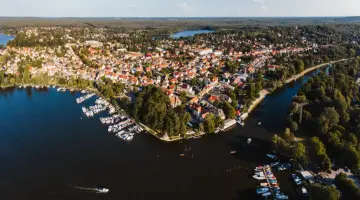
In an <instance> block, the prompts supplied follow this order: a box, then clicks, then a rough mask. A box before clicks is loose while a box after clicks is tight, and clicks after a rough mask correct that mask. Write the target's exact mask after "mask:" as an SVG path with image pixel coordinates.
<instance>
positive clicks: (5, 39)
mask: <svg viewBox="0 0 360 200" xmlns="http://www.w3.org/2000/svg"><path fill="white" fill-rule="evenodd" d="M12 39H14V37H12V36H8V35H2V34H0V45H4V46H6V43H7V42H8V41H9V40H12Z"/></svg>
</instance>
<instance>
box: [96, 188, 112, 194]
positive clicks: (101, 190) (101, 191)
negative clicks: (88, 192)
mask: <svg viewBox="0 0 360 200" xmlns="http://www.w3.org/2000/svg"><path fill="white" fill-rule="evenodd" d="M95 190H96V191H97V192H99V193H108V192H109V191H110V190H109V189H107V188H96V189H95Z"/></svg>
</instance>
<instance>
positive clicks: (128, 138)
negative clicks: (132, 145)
mask: <svg viewBox="0 0 360 200" xmlns="http://www.w3.org/2000/svg"><path fill="white" fill-rule="evenodd" d="M133 139H134V136H132V135H130V136H129V137H127V138H126V141H131V140H133Z"/></svg>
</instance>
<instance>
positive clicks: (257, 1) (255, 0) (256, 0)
mask: <svg viewBox="0 0 360 200" xmlns="http://www.w3.org/2000/svg"><path fill="white" fill-rule="evenodd" d="M252 1H253V2H255V3H265V1H264V0H252Z"/></svg>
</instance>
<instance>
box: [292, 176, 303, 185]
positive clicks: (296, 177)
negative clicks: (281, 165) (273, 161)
mask: <svg viewBox="0 0 360 200" xmlns="http://www.w3.org/2000/svg"><path fill="white" fill-rule="evenodd" d="M291 177H292V178H293V180H294V182H295V184H296V185H301V184H302V181H301V179H300V178H299V177H298V176H296V174H291Z"/></svg>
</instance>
